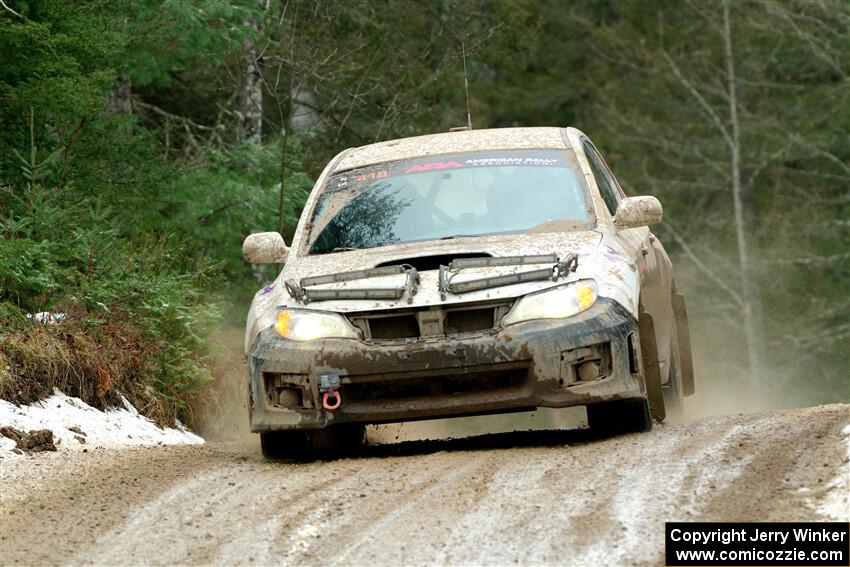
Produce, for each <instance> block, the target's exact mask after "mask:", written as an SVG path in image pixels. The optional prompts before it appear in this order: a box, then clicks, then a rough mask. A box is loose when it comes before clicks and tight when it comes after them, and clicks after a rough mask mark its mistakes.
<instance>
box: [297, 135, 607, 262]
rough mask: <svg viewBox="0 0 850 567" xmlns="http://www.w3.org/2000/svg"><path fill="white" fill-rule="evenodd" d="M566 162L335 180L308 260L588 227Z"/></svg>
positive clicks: (549, 156)
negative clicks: (470, 238)
mask: <svg viewBox="0 0 850 567" xmlns="http://www.w3.org/2000/svg"><path fill="white" fill-rule="evenodd" d="M571 158H572V155H571V154H568V153H567V151H566V150H514V151H499V152H476V153H465V154H453V155H440V156H431V157H428V158H419V159H412V160H402V161H394V162H387V163H381V164H377V165H373V166H369V167H364V168H360V169H353V170H348V171H344V172H340V173H338V174H335V175H333V176H331V177H330V178H329V180H328V183H327V184H326V186H325V190H324V192H323V193H322V194H321V196H320V197H319V199H318V200H317V203H316V206H315V207H314V209H313V215H312V221H311V223H310V226H311V231H310V238H309V240H308V242H309V243H310V246H309V252H310V253H311V254H325V253H328V252H337V251H342V250H351V249H360V248H374V247H377V246H386V245H388V244H399V243H404V242H414V241H420V240H436V239H445V238H455V237H456V238H460V237H464V236H480V235H490V234H505V233H519V232H526V231H529V230H533V229H535V228H536V229H540V230H547V229H549V230H575V229H578V228H584V227H587V226H588V224H589V223H590V220H591V215H590V212H589V207H588V202H587V199H586V191H585V187H584V184H583V182H582V181H581V176H580V175H578V174H577V166H576V165H575V161H574V160H572V159H571Z"/></svg>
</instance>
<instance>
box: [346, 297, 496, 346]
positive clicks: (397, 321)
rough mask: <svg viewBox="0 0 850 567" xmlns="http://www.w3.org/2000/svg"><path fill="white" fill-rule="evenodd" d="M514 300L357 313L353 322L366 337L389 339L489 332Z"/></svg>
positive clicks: (353, 317)
mask: <svg viewBox="0 0 850 567" xmlns="http://www.w3.org/2000/svg"><path fill="white" fill-rule="evenodd" d="M511 305H512V303H490V304H478V305H464V306H461V307H452V308H447V309H444V308H438V309H434V308H427V307H426V308H422V309H411V310H407V311H404V312H401V313H400V312H392V314H388V313H387V312H385V311H384V312H373V313H355V314H352V315H350V316H349V317H350V319H351V322H352V323H354V325H356V326H357V327H358V328H360V330H361V331H363V338H364V339H367V340H370V339H371V340H376V341H386V340H399V339H416V338H420V337H440V336H451V335H460V334H463V333H476V332H486V331H489V330H491V329H495V328H496V327H498V326H499V321H500V320H501V319H502V317H503V316H504V315H505V314H506V313H507V312H508V311H509V310H510V308H511Z"/></svg>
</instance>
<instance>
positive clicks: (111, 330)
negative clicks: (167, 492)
mask: <svg viewBox="0 0 850 567" xmlns="http://www.w3.org/2000/svg"><path fill="white" fill-rule="evenodd" d="M156 353H157V347H156V346H155V345H153V344H151V343H150V342H149V341H145V340H143V339H142V338H141V337H140V336H139V333H138V331H137V330H136V329H135V328H134V327H133V326H132V325H130V324H129V323H128V322H127V321H126V320H122V318H121V317H120V316H114V317H111V318H110V321H108V322H105V323H100V324H96V325H92V324H90V322H87V321H86V318H85V313H82V312H76V313H75V312H73V310H70V311H69V312H67V313H66V319H65V320H64V321H62V322H61V323H58V324H49V325H46V324H40V323H28V324H24V325H16V326H14V327H11V328H6V329H4V330H3V331H0V398H2V399H5V400H9V401H11V402H14V403H17V404H29V403H32V402H35V401H37V400H40V399H42V398H44V397H47V396H49V395H51V394H52V393H53V389H54V388H58V389H59V390H61V391H62V392H64V393H65V394H67V395H70V396H76V397H79V398H80V399H82V400H83V401H85V402H86V403H87V404H89V405H92V406H94V407H97V408H99V409H105V408H106V407H110V406H116V405H121V398H120V395H123V396H124V397H126V398H127V399H128V400H129V401H130V402H131V403H132V404H133V405H134V406H135V407H136V408H137V409H138V410H139V412H141V413H143V414H144V415H147V416H148V417H150V418H151V419H152V420H154V421H155V422H156V423H157V424H159V425H173V424H174V418H175V417H176V412H177V408H176V406H175V405H174V404H172V403H168V401H167V400H166V399H164V398H163V397H162V396H159V395H157V393H156V391H155V390H154V388H152V387H151V386H150V385H148V384H149V380H150V377H151V376H153V375H154V374H155V368H154V361H153V357H154V356H155V355H156Z"/></svg>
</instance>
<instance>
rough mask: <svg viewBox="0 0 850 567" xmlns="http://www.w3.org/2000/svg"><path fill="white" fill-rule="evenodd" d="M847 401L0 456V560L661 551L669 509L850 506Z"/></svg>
mask: <svg viewBox="0 0 850 567" xmlns="http://www.w3.org/2000/svg"><path fill="white" fill-rule="evenodd" d="M848 423H850V406H848V405H830V406H821V407H817V408H809V409H802V410H789V411H777V412H771V413H762V414H753V415H737V416H729V417H716V418H708V419H704V420H701V421H699V422H696V423H691V424H686V425H669V426H658V427H656V428H655V429H654V430H653V431H652V432H651V433H647V434H639V435H628V436H623V437H617V438H611V439H603V440H594V439H590V438H589V437H588V434H587V433H586V432H585V431H582V430H577V431H544V432H534V433H510V434H499V435H488V436H483V437H474V438H468V439H463V440H456V441H434V442H405V443H399V444H394V445H384V446H371V447H366V448H364V449H363V450H362V451H360V452H359V453H358V454H356V455H353V456H349V457H345V458H339V459H337V460H326V461H316V462H311V463H296V464H292V463H289V464H281V463H268V462H264V461H263V459H262V457H261V456H260V454H259V450H258V449H257V446H256V444H255V443H256V442H251V443H209V444H207V445H204V446H182V447H152V448H130V449H123V450H115V449H112V450H106V449H96V448H94V447H93V448H92V449H90V451H89V452H88V453H73V454H70V455H56V454H39V455H35V456H33V457H31V458H26V459H18V460H14V461H0V488H2V490H1V491H0V564H3V565H14V564H30V565H35V564H38V565H43V564H56V563H73V564H90V563H98V564H112V565H117V564H122V565H125V564H175V563H176V564H251V565H269V564H298V565H301V564H331V565H337V564H339V565H351V564H368V565H374V564H411V563H413V564H421V563H429V564H434V563H436V564H500V565H503V564H508V563H515V562H519V563H523V564H555V563H557V564H567V565H591V564H593V565H599V564H607V565H614V564H621V565H634V564H659V563H661V561H662V553H663V535H664V522H665V521H672V520H727V521H755V520H760V521H771V520H786V521H793V520H826V519H843V520H848V519H850V505H848V501H847V495H848V494H850V463H848V441H850V439H848V437H849V436H850V427H848Z"/></svg>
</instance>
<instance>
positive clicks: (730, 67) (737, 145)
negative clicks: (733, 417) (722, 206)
mask: <svg viewBox="0 0 850 567" xmlns="http://www.w3.org/2000/svg"><path fill="white" fill-rule="evenodd" d="M723 43H724V50H725V58H726V79H727V83H728V89H729V121H730V123H731V127H732V133H731V138H732V139H731V144H730V150H731V161H730V167H731V172H730V173H731V177H732V203H733V206H734V210H735V237H736V240H737V244H738V265H739V269H740V272H741V273H740V276H741V294H740V295H741V299H742V308H743V309H742V311H743V317H744V335H745V338H746V342H747V360H748V363H749V372H748V373H747V376H748V380H749V382H750V384H755V383H756V382H757V374H756V373H757V372H758V371H759V361H758V336H757V333H756V326H755V320H754V319H755V314H754V308H753V304H754V300H755V296H754V292H753V286H752V280H751V278H750V260H749V255H748V253H747V234H746V231H745V226H744V203H743V198H742V195H741V138H740V122H739V119H738V93H737V84H736V78H735V61H734V58H733V50H732V29H731V23H730V21H729V1H728V0H724V2H723Z"/></svg>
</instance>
